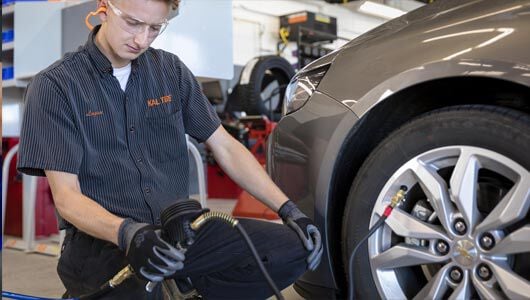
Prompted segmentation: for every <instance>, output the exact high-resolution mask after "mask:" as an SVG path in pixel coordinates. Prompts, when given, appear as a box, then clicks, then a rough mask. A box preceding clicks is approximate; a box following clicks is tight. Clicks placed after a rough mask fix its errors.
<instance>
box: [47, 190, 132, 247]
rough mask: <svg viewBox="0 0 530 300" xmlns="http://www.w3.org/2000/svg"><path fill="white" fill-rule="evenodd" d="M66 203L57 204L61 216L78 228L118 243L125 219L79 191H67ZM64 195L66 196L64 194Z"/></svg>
mask: <svg viewBox="0 0 530 300" xmlns="http://www.w3.org/2000/svg"><path fill="white" fill-rule="evenodd" d="M65 196H67V197H68V198H66V199H65V201H63V202H66V204H65V205H59V206H57V210H58V211H59V214H60V215H61V217H63V218H64V219H65V220H67V221H68V222H70V223H72V224H73V225H74V226H75V227H76V228H77V229H79V230H81V231H83V232H85V233H87V234H89V235H91V236H93V237H96V238H99V239H103V240H107V241H109V242H112V243H114V244H116V245H117V244H118V230H119V228H120V224H121V222H123V219H122V218H120V217H117V216H115V215H113V214H112V213H110V212H109V211H107V210H106V209H105V208H103V207H102V206H101V205H99V204H98V203H96V202H95V201H94V200H92V199H90V198H88V197H86V196H84V195H83V194H81V193H77V192H73V191H72V192H68V193H65ZM63 197H64V196H63Z"/></svg>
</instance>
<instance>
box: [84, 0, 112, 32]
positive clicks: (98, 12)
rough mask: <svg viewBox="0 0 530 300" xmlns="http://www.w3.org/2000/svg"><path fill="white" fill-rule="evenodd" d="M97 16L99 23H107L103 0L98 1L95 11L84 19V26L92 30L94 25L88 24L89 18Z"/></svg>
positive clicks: (105, 7) (105, 4)
mask: <svg viewBox="0 0 530 300" xmlns="http://www.w3.org/2000/svg"><path fill="white" fill-rule="evenodd" d="M95 16H99V19H100V20H101V22H102V23H103V22H105V21H107V2H106V1H105V0H100V1H98V8H97V9H96V10H95V11H92V12H89V13H88V14H87V15H86V18H85V25H86V26H87V27H88V29H90V30H92V29H93V28H94V25H92V24H90V17H95Z"/></svg>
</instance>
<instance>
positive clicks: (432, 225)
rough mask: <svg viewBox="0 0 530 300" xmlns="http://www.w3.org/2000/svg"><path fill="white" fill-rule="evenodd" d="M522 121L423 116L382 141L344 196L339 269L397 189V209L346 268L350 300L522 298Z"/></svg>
mask: <svg viewBox="0 0 530 300" xmlns="http://www.w3.org/2000/svg"><path fill="white" fill-rule="evenodd" d="M529 151H530V117H529V116H528V115H527V114H524V113H521V112H518V111H515V110H511V109H507V108H501V107H493V106H485V105H475V106H456V107H450V108H445V109H441V110H437V111H433V112H430V113H428V114H426V115H423V116H421V117H418V118H417V119H415V120H412V121H411V122H409V123H407V124H406V125H404V126H403V127H401V128H399V129H398V130H396V131H394V132H393V133H391V134H390V135H389V136H388V137H387V138H386V139H385V140H384V141H383V142H382V143H381V144H379V145H378V147H377V148H376V149H375V150H374V151H373V152H372V153H371V154H370V156H369V157H368V159H367V160H366V161H365V162H364V164H363V166H362V168H361V169H360V170H359V172H358V174H357V176H356V179H355V180H354V183H353V185H352V188H351V190H350V193H349V196H348V199H347V204H346V209H345V214H344V220H343V231H342V237H343V239H342V240H343V261H344V265H345V266H347V265H348V258H349V256H350V253H351V251H352V250H353V247H354V246H355V244H356V242H357V241H359V240H360V239H362V237H363V236H364V235H365V234H366V233H367V232H368V229H369V227H370V226H372V225H373V224H374V223H376V221H377V220H378V218H379V217H380V216H381V215H382V213H383V211H384V209H385V207H386V206H387V205H388V204H389V203H390V198H391V197H392V195H394V194H395V193H396V192H397V191H398V190H399V188H400V186H401V185H406V186H407V187H408V193H407V196H406V200H405V202H402V203H401V205H400V206H399V207H397V208H396V209H394V211H393V212H392V214H391V215H390V217H389V218H388V219H387V220H386V223H385V225H384V226H383V227H382V228H380V229H378V230H377V231H376V232H375V233H374V234H373V235H372V237H371V238H370V239H369V240H368V241H367V242H366V244H365V245H363V246H362V247H361V248H360V249H359V251H358V253H357V255H356V258H355V261H354V273H353V276H354V282H355V289H356V292H355V293H356V297H357V298H359V299H375V298H377V297H381V298H385V299H405V298H407V299H411V298H415V299H441V298H448V297H450V298H459V299H460V298H479V297H480V298H482V299H499V298H509V299H514V298H517V299H519V298H527V297H528V295H529V294H528V293H529V291H530V281H529V280H530V214H529V207H530V173H529V170H530V154H529Z"/></svg>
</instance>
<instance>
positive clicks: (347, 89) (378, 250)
mask: <svg viewBox="0 0 530 300" xmlns="http://www.w3.org/2000/svg"><path fill="white" fill-rule="evenodd" d="M267 167H268V171H269V173H270V175H271V176H272V178H273V180H274V181H275V182H276V183H277V184H278V185H279V186H280V188H282V189H283V190H284V191H285V192H286V193H287V195H288V196H289V197H290V198H291V199H292V200H294V201H295V202H297V203H298V205H299V206H300V207H301V208H302V209H303V210H304V211H305V212H306V213H307V214H308V215H309V216H311V217H312V218H314V220H315V222H316V223H317V225H318V226H319V227H320V229H321V231H322V234H323V238H324V249H325V250H324V256H323V259H322V263H321V264H320V266H319V268H318V269H317V270H316V271H315V272H308V273H306V274H305V275H304V276H302V277H301V278H300V279H299V280H298V281H297V283H296V285H295V289H296V290H297V291H298V292H299V293H301V294H302V295H303V296H305V297H307V298H314V299H323V298H326V299H330V298H335V297H336V298H343V297H344V296H345V295H346V293H347V288H346V287H347V275H346V274H347V267H346V266H347V265H348V259H349V257H350V253H351V252H352V249H353V247H354V246H355V245H356V243H357V242H359V240H360V239H361V238H362V237H363V236H365V235H366V233H367V232H368V229H369V228H370V226H372V225H373V224H374V223H375V222H376V221H377V220H378V218H379V217H380V216H381V214H382V213H383V211H384V209H385V207H386V206H387V205H388V204H389V203H390V198H391V197H392V195H394V194H395V193H396V192H397V191H398V190H399V189H400V187H401V186H402V185H405V186H407V187H408V192H407V195H406V201H405V202H403V203H401V204H400V206H398V207H397V208H396V209H395V210H394V211H393V213H392V214H391V215H390V217H389V218H388V219H387V221H386V223H385V225H384V227H382V228H381V229H379V230H377V231H376V232H375V233H374V235H373V236H372V237H371V238H369V239H368V241H367V242H366V243H365V244H363V246H362V247H361V248H360V250H359V252H358V253H357V255H356V257H355V260H354V264H353V270H354V272H353V279H354V283H355V288H356V289H355V290H356V292H355V293H356V296H357V297H358V298H361V299H376V298H378V297H380V298H386V299H404V298H416V299H434V298H436V299H438V298H447V297H451V298H482V299H498V298H510V299H520V298H529V297H530V213H529V208H530V199H529V198H530V174H529V170H530V1H528V0H525V1H507V0H498V1H496V0H475V1H462V0H456V1H448V0H445V1H444V0H441V1H437V2H435V3H433V4H429V5H426V6H424V7H422V8H420V9H418V10H415V11H413V12H411V13H409V14H407V15H404V16H402V17H400V18H398V19H395V20H392V21H390V22H388V23H386V24H384V25H382V26H380V27H378V28H376V29H374V30H372V31H371V32H368V33H367V34H365V35H362V36H360V37H359V38H357V39H354V40H352V41H351V42H349V43H348V44H346V45H345V46H344V47H342V48H341V49H339V50H337V51H335V52H333V53H331V54H329V55H327V56H325V57H323V58H321V59H320V60H317V61H315V62H314V63H312V64H311V65H309V66H307V67H306V68H304V69H303V70H301V71H300V72H298V74H296V76H295V77H294V78H293V79H292V80H291V82H290V84H289V86H288V88H287V92H286V97H285V99H284V110H283V118H282V119H281V121H280V122H279V123H278V125H277V127H276V129H275V130H274V132H273V134H272V135H271V139H270V143H269V149H268V165H267Z"/></svg>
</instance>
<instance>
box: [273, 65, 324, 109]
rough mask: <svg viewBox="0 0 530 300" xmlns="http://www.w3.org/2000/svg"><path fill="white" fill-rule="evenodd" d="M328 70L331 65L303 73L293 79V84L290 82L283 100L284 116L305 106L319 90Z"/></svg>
mask: <svg viewBox="0 0 530 300" xmlns="http://www.w3.org/2000/svg"><path fill="white" fill-rule="evenodd" d="M328 69H329V65H326V66H323V67H320V68H317V69H315V70H311V71H308V72H304V73H301V74H299V75H297V76H295V77H293V79H291V82H289V85H288V86H287V89H286V90H285V98H284V99H283V110H282V113H283V115H284V116H285V115H287V114H290V113H292V112H294V111H296V110H298V109H300V108H301V107H302V106H304V104H305V103H306V102H307V100H308V99H309V97H311V95H313V93H314V92H315V90H316V89H317V86H318V84H319V83H320V81H321V80H322V78H324V75H325V74H326V72H327V71H328Z"/></svg>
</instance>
